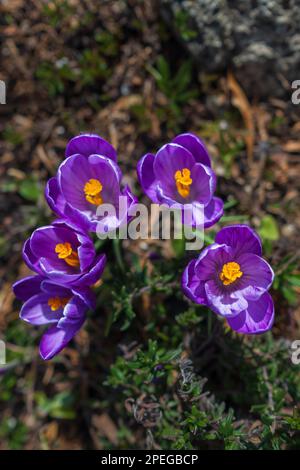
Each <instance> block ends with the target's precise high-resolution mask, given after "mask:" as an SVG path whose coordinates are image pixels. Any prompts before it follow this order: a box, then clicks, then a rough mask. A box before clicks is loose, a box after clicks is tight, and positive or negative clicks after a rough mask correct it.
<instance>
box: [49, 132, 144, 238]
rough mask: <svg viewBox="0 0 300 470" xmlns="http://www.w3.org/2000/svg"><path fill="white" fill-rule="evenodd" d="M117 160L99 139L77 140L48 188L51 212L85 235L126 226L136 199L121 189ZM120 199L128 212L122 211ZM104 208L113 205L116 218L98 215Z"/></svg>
mask: <svg viewBox="0 0 300 470" xmlns="http://www.w3.org/2000/svg"><path fill="white" fill-rule="evenodd" d="M116 159H117V157H116V151H115V150H114V148H113V147H112V145H110V144H109V143H108V142H106V141H105V140H104V139H102V138H101V137H99V136H98V135H95V134H83V135H79V136H77V137H74V138H73V139H72V140H71V141H70V142H69V143H68V145H67V149H66V159H65V160H64V161H63V162H62V164H61V165H60V167H59V169H58V173H57V176H55V177H53V178H51V179H50V180H49V181H48V183H47V186H46V190H45V197H46V200H47V202H48V204H49V206H50V207H51V209H52V210H53V211H54V212H55V213H56V214H57V215H58V216H59V217H61V218H62V219H67V220H69V221H71V222H72V223H73V224H74V225H76V226H78V227H80V228H81V229H83V230H85V231H92V232H96V230H97V229H98V230H99V231H102V232H107V231H110V230H114V229H116V228H118V227H120V226H121V225H123V224H125V223H126V222H127V221H128V211H129V210H130V208H131V206H133V205H134V204H135V203H136V202H137V199H136V197H135V196H134V195H133V193H132V192H131V190H130V188H129V187H128V186H125V187H124V188H123V189H121V179H122V173H121V170H120V168H119V167H118V165H117V163H116ZM121 197H123V201H124V200H125V202H126V210H123V209H122V210H120V198H121ZM103 204H111V205H112V206H113V207H114V208H115V211H116V215H115V216H112V215H111V214H108V215H106V214H103V215H97V209H98V207H99V206H101V205H103ZM99 222H101V226H102V227H105V228H103V230H101V228H99V225H98V224H99Z"/></svg>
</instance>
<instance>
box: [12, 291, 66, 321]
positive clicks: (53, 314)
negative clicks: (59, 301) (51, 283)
mask: <svg viewBox="0 0 300 470" xmlns="http://www.w3.org/2000/svg"><path fill="white" fill-rule="evenodd" d="M48 300H49V294H37V295H34V296H33V297H31V298H30V299H29V300H27V301H26V302H25V303H24V304H23V306H22V308H21V312H20V318H22V320H24V321H26V322H28V323H31V324H32V325H45V324H48V323H57V321H58V319H59V318H60V317H61V315H62V310H63V309H62V308H59V309H57V310H56V311H52V310H51V308H50V307H49V305H48Z"/></svg>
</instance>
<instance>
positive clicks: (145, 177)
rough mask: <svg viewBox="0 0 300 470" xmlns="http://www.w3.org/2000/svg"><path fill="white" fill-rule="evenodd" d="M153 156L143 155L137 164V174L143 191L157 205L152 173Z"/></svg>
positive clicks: (155, 182)
mask: <svg viewBox="0 0 300 470" xmlns="http://www.w3.org/2000/svg"><path fill="white" fill-rule="evenodd" d="M154 158H155V157H154V155H152V154H151V153H147V154H146V155H144V156H143V157H142V158H141V160H140V161H139V162H138V164H137V174H138V179H139V183H140V185H141V186H142V188H143V191H144V193H145V194H147V196H148V197H149V198H150V199H151V201H153V202H155V203H158V202H159V201H158V199H157V196H156V184H157V181H156V178H155V175H154V171H153V164H154Z"/></svg>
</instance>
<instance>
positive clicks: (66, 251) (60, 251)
mask: <svg viewBox="0 0 300 470" xmlns="http://www.w3.org/2000/svg"><path fill="white" fill-rule="evenodd" d="M55 253H57V256H58V257H59V258H60V259H63V260H64V261H65V262H66V263H67V264H68V265H69V266H72V267H73V268H74V267H77V266H79V258H78V253H77V251H74V250H73V249H72V246H71V243H69V242H66V243H58V244H57V245H56V246H55Z"/></svg>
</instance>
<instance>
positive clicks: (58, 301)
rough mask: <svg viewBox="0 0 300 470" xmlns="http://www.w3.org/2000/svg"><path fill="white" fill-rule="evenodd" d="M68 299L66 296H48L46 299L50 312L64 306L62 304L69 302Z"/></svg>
mask: <svg viewBox="0 0 300 470" xmlns="http://www.w3.org/2000/svg"><path fill="white" fill-rule="evenodd" d="M69 300H70V299H68V298H67V297H50V299H48V305H49V307H50V308H51V310H52V312H55V311H56V310H58V309H59V308H64V306H65V305H66V304H67V303H68V302H69Z"/></svg>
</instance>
